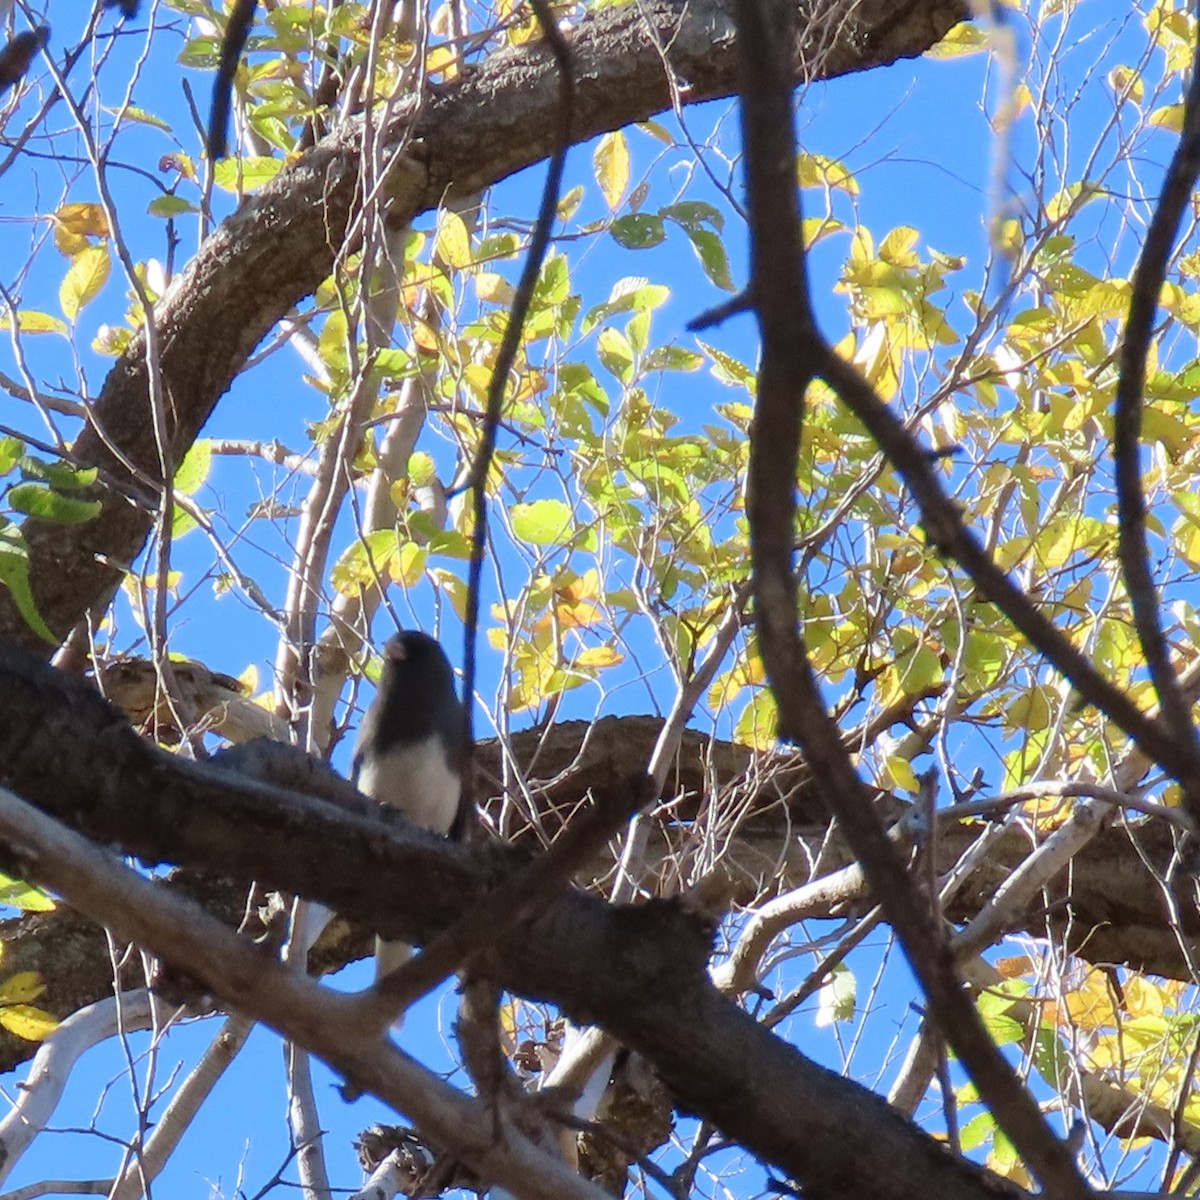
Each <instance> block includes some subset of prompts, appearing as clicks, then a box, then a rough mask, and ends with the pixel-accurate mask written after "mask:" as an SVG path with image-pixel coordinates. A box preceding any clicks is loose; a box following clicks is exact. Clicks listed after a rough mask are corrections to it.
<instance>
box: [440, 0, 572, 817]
mask: <svg viewBox="0 0 1200 1200" xmlns="http://www.w3.org/2000/svg"><path fill="white" fill-rule="evenodd" d="M532 5H533V10H534V12H535V13H536V14H537V18H538V23H539V25H540V26H541V29H542V36H543V37H544V38H545V40H546V44H547V45H548V46H549V47H550V53H551V54H552V55H553V57H554V62H555V65H556V67H557V69H558V87H559V107H558V118H559V125H558V131H557V137H556V139H555V145H554V152H553V153H552V154H551V156H550V164H549V167H548V169H547V171H546V182H545V184H544V186H543V187H542V200H541V204H540V206H539V208H538V216H537V223H536V224H535V225H534V227H533V237H532V238H531V239H530V243H529V250H528V252H527V254H526V256H525V266H524V268H523V269H522V271H521V278H520V280H519V281H518V283H517V290H516V293H515V295H514V296H513V302H512V308H511V310H510V312H509V317H508V324H507V325H506V326H505V327H504V335H503V336H502V337H501V339H500V348H499V349H498V350H497V351H496V362H495V365H494V366H493V368H492V377H491V379H490V381H489V383H488V396H487V409H486V412H485V414H484V421H483V428H482V430H481V433H480V442H479V450H478V452H477V453H476V455H475V461H474V462H473V463H472V465H471V474H470V478H469V480H468V485H467V486H469V487H470V488H471V489H472V494H473V498H474V517H473V522H474V524H473V529H472V532H471V561H470V564H469V566H468V568H467V608H466V616H465V619H464V626H465V629H464V633H463V695H464V696H465V697H466V700H467V702H466V704H465V705H464V708H465V710H466V717H465V720H466V738H465V745H466V746H467V756H468V761H467V762H466V763H464V764H463V767H464V769H463V778H464V779H470V778H471V764H470V758H471V756H472V755H473V754H474V745H475V736H474V716H473V713H474V705H473V704H472V703H471V697H472V696H473V695H474V694H475V638H476V633H477V631H478V627H479V602H480V596H479V592H480V584H481V582H482V578H483V556H484V553H485V551H486V550H487V490H486V484H487V477H488V471H489V469H490V467H491V462H492V456H493V455H494V454H495V451H496V435H497V433H498V432H499V428H500V411H501V407H502V405H503V403H504V391H505V388H506V387H507V386H508V375H509V372H510V371H511V370H512V368H513V363H514V362H515V361H516V357H517V349H518V346H519V345H520V340H521V330H522V328H523V327H524V324H525V317H526V316H527V314H528V312H529V305H530V302H531V301H532V300H533V289H534V287H535V286H536V284H537V280H538V275H539V274H540V273H541V269H542V262H543V261H544V259H545V257H546V251H547V250H548V249H549V246H550V235H551V233H552V232H553V229H554V218H555V214H556V212H557V211H558V197H559V193H560V192H561V191H562V179H563V171H564V170H565V168H566V164H567V150H568V149H569V147H570V144H571V130H572V126H573V124H574V121H575V75H574V71H575V60H574V56H573V55H572V53H571V50H570V47H568V45H567V42H566V39H565V38H564V37H563V35H562V31H561V30H560V29H559V27H558V21H557V19H556V18H555V16H554V13H553V12H552V11H551V9H550V5H549V3H548V0H532ZM467 799H468V801H469V800H470V799H471V797H470V796H468V797H467Z"/></svg>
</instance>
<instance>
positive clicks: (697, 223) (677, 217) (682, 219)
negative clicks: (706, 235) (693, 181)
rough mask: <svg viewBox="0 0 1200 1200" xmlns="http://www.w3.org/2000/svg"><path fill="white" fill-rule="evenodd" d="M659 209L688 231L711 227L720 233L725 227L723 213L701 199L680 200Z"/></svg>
mask: <svg viewBox="0 0 1200 1200" xmlns="http://www.w3.org/2000/svg"><path fill="white" fill-rule="evenodd" d="M659 211H660V212H661V214H662V215H663V216H664V217H669V218H670V219H671V220H672V221H674V222H676V224H678V225H682V226H683V228H684V229H686V230H688V231H689V232H692V231H694V230H697V229H706V228H712V229H715V230H716V231H717V232H718V233H720V232H721V230H722V229H724V228H725V214H724V213H723V212H721V210H720V209H719V208H717V207H716V206H714V205H712V204H708V203H706V202H705V201H703V200H681V201H680V202H679V203H678V204H669V205H667V207H666V208H663V209H660V210H659Z"/></svg>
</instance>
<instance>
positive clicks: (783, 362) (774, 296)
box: [735, 0, 1089, 1200]
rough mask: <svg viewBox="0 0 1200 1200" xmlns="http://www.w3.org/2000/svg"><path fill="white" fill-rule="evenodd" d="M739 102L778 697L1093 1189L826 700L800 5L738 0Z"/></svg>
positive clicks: (915, 946)
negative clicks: (813, 624)
mask: <svg viewBox="0 0 1200 1200" xmlns="http://www.w3.org/2000/svg"><path fill="white" fill-rule="evenodd" d="M735 15H736V21H737V31H738V34H737V36H738V44H739V48H740V51H741V56H742V75H741V79H742V84H741V113H742V141H743V146H744V148H745V172H746V191H747V196H748V206H749V224H750V267H751V282H750V287H749V289H748V290H749V294H750V295H751V296H752V297H753V301H754V308H755V313H756V315H757V318H758V324H759V329H760V331H761V335H762V359H761V364H760V367H759V378H758V395H757V398H756V400H755V406H754V421H753V424H752V426H751V431H750V467H749V493H748V494H749V499H748V503H747V509H748V514H749V519H750V545H751V552H752V556H753V578H754V595H755V600H756V603H757V608H756V611H755V616H756V620H757V624H758V634H759V642H760V645H761V649H762V657H763V663H764V665H765V667H766V670H767V675H768V678H769V679H770V682H771V690H772V693H773V694H774V696H775V700H776V703H777V705H778V708H779V734H780V736H781V737H782V738H785V739H787V740H790V741H794V742H797V743H799V744H800V745H801V746H803V748H804V752H805V756H806V757H807V759H808V761H809V763H810V765H811V766H812V767H813V768H814V770H815V776H816V780H817V786H818V788H819V790H820V792H821V795H822V796H823V797H824V798H825V799H826V801H827V802H828V804H829V806H830V809H831V810H832V811H833V812H834V813H835V814H836V816H837V817H838V819H839V821H840V822H841V824H842V826H843V829H844V831H845V834H846V837H847V839H848V840H849V842H850V845H851V847H852V848H853V850H854V853H855V856H856V858H857V859H858V861H859V862H860V863H861V864H862V867H863V871H864V872H865V874H866V876H867V879H868V881H869V882H870V884H871V889H872V891H873V893H874V895H875V897H876V898H877V899H878V901H879V903H880V904H881V905H882V906H883V910H884V914H885V915H886V917H887V919H888V920H889V921H890V922H891V924H892V926H893V927H894V928H895V930H896V933H897V935H898V937H899V939H900V942H901V945H902V946H903V947H904V951H905V954H906V956H907V958H908V960H909V963H910V964H911V965H912V968H913V971H914V973H915V974H916V976H917V978H918V980H919V981H920V984H921V987H922V988H923V990H924V992H925V995H926V997H927V998H928V1000H929V1006H930V1009H931V1012H932V1015H933V1017H934V1019H935V1020H936V1022H937V1024H938V1027H939V1029H940V1031H941V1032H942V1033H943V1034H944V1035H945V1037H946V1039H947V1041H948V1042H949V1043H950V1045H951V1046H953V1048H954V1050H955V1051H956V1052H957V1054H958V1056H959V1058H960V1059H961V1060H962V1063H963V1066H964V1067H965V1068H966V1069H967V1071H968V1073H969V1074H970V1076H971V1079H972V1080H973V1081H974V1083H975V1085H976V1087H977V1088H978V1089H979V1093H980V1095H981V1096H982V1097H983V1099H984V1101H985V1102H986V1103H987V1104H988V1106H989V1107H990V1108H991V1110H992V1112H993V1114H994V1116H995V1117H996V1120H997V1121H998V1122H999V1123H1000V1124H1001V1125H1002V1126H1003V1128H1004V1130H1005V1132H1006V1133H1007V1134H1008V1135H1009V1137H1010V1138H1011V1139H1012V1142H1013V1144H1014V1145H1015V1146H1016V1148H1017V1150H1018V1152H1019V1153H1020V1154H1021V1156H1022V1158H1023V1159H1024V1160H1025V1162H1026V1164H1027V1165H1028V1166H1029V1167H1030V1169H1031V1170H1032V1171H1033V1172H1034V1174H1036V1175H1037V1177H1038V1179H1039V1180H1040V1182H1041V1184H1042V1186H1043V1187H1044V1188H1045V1189H1046V1191H1047V1192H1049V1193H1050V1194H1051V1195H1054V1196H1056V1197H1062V1198H1064V1200H1065V1198H1066V1197H1084V1196H1087V1195H1089V1189H1088V1187H1087V1185H1086V1184H1085V1183H1084V1181H1083V1179H1082V1177H1081V1176H1080V1174H1079V1172H1078V1170H1077V1169H1076V1167H1075V1164H1074V1162H1073V1156H1072V1154H1071V1152H1070V1150H1069V1149H1068V1148H1067V1146H1066V1145H1064V1144H1063V1143H1061V1142H1059V1141H1058V1139H1057V1138H1055V1137H1054V1135H1053V1133H1051V1131H1050V1129H1049V1126H1048V1125H1047V1124H1046V1122H1045V1120H1044V1118H1043V1117H1042V1115H1041V1112H1040V1111H1039V1109H1038V1105H1037V1103H1036V1101H1035V1100H1034V1099H1033V1097H1032V1095H1030V1093H1029V1092H1028V1091H1027V1090H1026V1089H1025V1088H1024V1087H1023V1085H1022V1084H1021V1082H1020V1080H1019V1079H1018V1078H1017V1076H1016V1073H1015V1072H1014V1071H1013V1069H1012V1067H1011V1066H1009V1064H1008V1062H1007V1060H1006V1059H1005V1058H1004V1056H1003V1055H1002V1054H1001V1052H1000V1050H999V1048H998V1047H997V1046H996V1043H995V1042H994V1040H993V1039H992V1037H991V1035H990V1034H989V1033H988V1031H987V1028H986V1027H985V1025H984V1023H983V1020H982V1018H981V1017H980V1015H979V1013H978V1011H977V1010H976V1009H975V1006H974V1004H973V1002H972V1001H971V999H970V997H969V996H968V995H967V994H966V992H965V991H964V990H963V988H962V984H961V982H960V981H959V979H958V976H957V974H956V972H955V969H954V961H953V958H952V956H951V953H950V949H949V944H948V942H947V939H946V936H945V932H944V929H943V928H942V925H941V922H940V919H939V918H938V917H937V916H936V915H935V913H934V912H932V911H931V909H930V907H929V903H928V901H927V900H923V899H922V898H921V897H920V895H919V893H918V891H917V889H916V886H915V884H914V881H913V879H912V877H911V876H910V875H909V874H908V872H907V869H906V867H905V864H904V862H903V861H902V860H901V858H900V856H899V854H897V853H896V850H895V847H894V846H893V845H892V844H891V842H890V841H889V840H888V838H887V836H886V834H885V832H884V829H883V827H882V825H881V824H880V821H879V818H878V817H877V816H876V814H875V813H874V811H873V810H872V808H871V802H870V797H869V795H868V794H867V789H866V787H865V786H864V785H863V783H862V781H861V779H860V778H859V776H858V774H857V772H856V771H855V770H854V767H853V766H852V764H851V762H850V758H849V756H848V755H847V753H846V752H845V750H844V748H843V746H842V743H841V737H840V735H839V732H838V729H837V725H836V723H835V722H834V721H833V719H832V718H831V717H830V716H829V714H828V712H827V711H826V708H825V703H824V700H823V698H822V696H821V690H820V687H819V685H818V683H817V680H816V677H815V675H814V674H813V671H812V667H811V664H810V662H809V659H808V653H807V649H806V647H805V645H804V640H803V637H802V635H801V633H800V629H799V625H798V618H797V613H798V595H797V585H796V576H795V573H794V571H793V566H792V554H793V546H794V542H795V533H794V530H795V512H796V473H797V470H798V466H799V448H800V425H801V415H802V412H803V403H804V393H805V389H806V388H807V387H808V385H809V383H810V382H811V381H812V379H813V376H814V374H815V373H816V371H817V369H818V366H819V364H820V355H819V353H818V347H819V346H820V345H821V342H820V338H819V336H818V335H817V333H816V330H815V326H814V321H813V315H812V308H811V302H810V299H809V295H808V279H807V273H806V263H805V255H804V248H803V245H802V243H801V238H800V207H799V192H798V189H797V187H796V184H795V166H794V163H795V156H796V150H795V130H794V122H793V119H792V111H791V95H790V88H789V87H788V70H787V62H788V57H789V47H790V46H791V45H792V42H793V39H794V37H795V27H794V17H793V13H792V11H791V9H790V7H789V6H788V5H787V3H786V2H785V0H738V2H737V3H736V5H735Z"/></svg>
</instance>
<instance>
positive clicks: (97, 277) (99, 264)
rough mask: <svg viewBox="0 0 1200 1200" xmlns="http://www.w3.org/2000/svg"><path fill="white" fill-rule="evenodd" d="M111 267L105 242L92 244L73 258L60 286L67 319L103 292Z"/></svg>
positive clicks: (76, 314)
mask: <svg viewBox="0 0 1200 1200" xmlns="http://www.w3.org/2000/svg"><path fill="white" fill-rule="evenodd" d="M111 269H112V263H111V261H110V259H109V257H108V248H107V247H106V246H89V247H88V248H87V249H86V250H81V251H80V252H79V253H78V254H77V255H75V257H74V258H73V259H71V265H70V266H69V267H68V268H67V273H66V275H65V276H64V277H63V281H62V283H61V284H60V286H59V289H58V303H59V305H60V306H61V308H62V310H63V316H65V317H66V318H67V320H68V321H74V320H76V318H77V317H78V316H79V314H80V312H82V311H83V309H84V307H85V306H86V305H87V304H89V303H90V302H91V301H93V300H94V299H95V298H96V297H97V296H98V295H99V294H100V289H101V288H102V287H103V286H104V285H105V284H106V283H107V282H108V275H109V272H110V271H111Z"/></svg>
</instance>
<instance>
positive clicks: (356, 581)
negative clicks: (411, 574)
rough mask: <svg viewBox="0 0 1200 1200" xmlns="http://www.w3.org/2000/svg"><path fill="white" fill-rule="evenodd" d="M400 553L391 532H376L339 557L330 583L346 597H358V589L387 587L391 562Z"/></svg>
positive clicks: (360, 540)
mask: <svg viewBox="0 0 1200 1200" xmlns="http://www.w3.org/2000/svg"><path fill="white" fill-rule="evenodd" d="M399 549H400V542H399V538H398V537H397V535H396V531H395V530H394V529H377V530H375V532H374V533H369V534H367V536H366V537H365V538H360V539H359V540H358V541H357V542H355V543H354V545H353V546H351V547H350V549H349V550H347V551H346V553H345V554H343V555H342V557H341V558H340V559H339V560H338V562H337V564H336V565H335V566H334V568H333V570H332V572H331V573H330V582H331V583H332V584H333V586H334V588H335V589H336V590H337V591H339V592H341V593H342V594H343V595H345V596H357V595H358V593H359V590H360V589H361V588H368V589H370V588H374V587H377V586H378V584H379V582H381V581H382V582H383V583H385V584H386V582H387V580H388V571H389V568H390V565H391V562H392V559H393V558H394V557H395V556H396V554H397V553H399Z"/></svg>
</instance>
